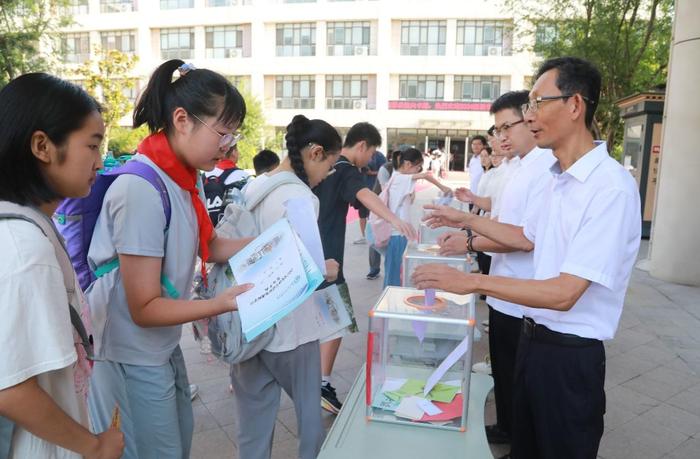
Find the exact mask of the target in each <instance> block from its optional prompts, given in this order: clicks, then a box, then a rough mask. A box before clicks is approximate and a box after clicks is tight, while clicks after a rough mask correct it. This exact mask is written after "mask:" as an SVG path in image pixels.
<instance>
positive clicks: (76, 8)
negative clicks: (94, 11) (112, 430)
mask: <svg viewBox="0 0 700 459" xmlns="http://www.w3.org/2000/svg"><path fill="white" fill-rule="evenodd" d="M61 12H62V13H63V14H66V15H70V16H77V15H79V14H88V13H89V12H90V7H89V5H88V0H68V1H67V2H66V4H65V5H64V6H63V7H62V8H61Z"/></svg>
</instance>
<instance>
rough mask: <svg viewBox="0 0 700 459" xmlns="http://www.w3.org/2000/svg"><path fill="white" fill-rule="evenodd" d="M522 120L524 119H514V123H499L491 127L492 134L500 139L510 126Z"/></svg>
mask: <svg viewBox="0 0 700 459" xmlns="http://www.w3.org/2000/svg"><path fill="white" fill-rule="evenodd" d="M524 121H525V120H520V121H516V122H515V123H503V124H502V125H501V127H494V128H493V135H494V137H496V138H497V139H498V140H501V139H502V138H503V137H504V136H505V135H506V133H508V131H509V130H510V128H512V127H513V126H515V125H518V124H520V123H522V122H524Z"/></svg>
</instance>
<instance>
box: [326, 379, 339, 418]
mask: <svg viewBox="0 0 700 459" xmlns="http://www.w3.org/2000/svg"><path fill="white" fill-rule="evenodd" d="M342 407H343V404H342V403H340V400H338V397H337V396H336V395H335V388H334V387H333V386H331V383H325V384H322V385H321V408H323V409H324V410H326V411H328V412H329V413H332V414H338V413H339V412H340V409H341V408H342Z"/></svg>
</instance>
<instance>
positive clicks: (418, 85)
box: [399, 75, 445, 100]
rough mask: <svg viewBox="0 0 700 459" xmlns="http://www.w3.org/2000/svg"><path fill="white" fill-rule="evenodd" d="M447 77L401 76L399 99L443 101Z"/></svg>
mask: <svg viewBox="0 0 700 459" xmlns="http://www.w3.org/2000/svg"><path fill="white" fill-rule="evenodd" d="M444 93H445V77H444V76H438V75H401V76H400V77H399V99H418V100H443V99H444Z"/></svg>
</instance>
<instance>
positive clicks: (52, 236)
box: [0, 201, 93, 358]
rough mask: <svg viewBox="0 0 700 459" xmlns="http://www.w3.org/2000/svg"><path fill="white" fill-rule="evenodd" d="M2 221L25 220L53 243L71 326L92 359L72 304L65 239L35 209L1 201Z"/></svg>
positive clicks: (70, 267)
mask: <svg viewBox="0 0 700 459" xmlns="http://www.w3.org/2000/svg"><path fill="white" fill-rule="evenodd" d="M0 219H15V220H24V221H26V222H29V223H32V224H34V225H35V226H36V227H38V228H39V229H40V230H41V232H42V233H44V235H45V236H46V237H47V238H48V240H49V242H51V245H52V246H53V249H54V251H55V253H56V259H57V260H58V264H59V266H60V267H61V273H62V274H63V285H64V286H65V289H66V295H67V299H68V309H69V311H70V321H71V324H72V325H73V328H75V331H76V332H77V333H78V336H79V337H80V341H81V344H82V346H83V347H84V348H85V352H86V353H87V355H88V357H90V358H92V356H93V352H92V343H91V340H90V337H89V336H88V334H87V331H86V330H85V325H84V324H83V321H82V319H81V318H80V314H79V313H78V311H76V309H75V307H73V305H71V304H70V299H71V297H72V296H73V295H74V294H75V293H76V291H75V271H74V270H73V265H72V264H71V261H70V257H69V256H68V252H67V251H66V246H65V244H64V242H63V238H62V237H61V235H60V233H59V232H58V230H57V229H56V227H55V226H54V224H53V222H52V221H51V219H49V218H48V217H47V216H46V215H44V214H43V213H41V211H39V210H37V209H35V208H33V207H26V206H20V205H18V204H15V203H11V202H7V201H0Z"/></svg>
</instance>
